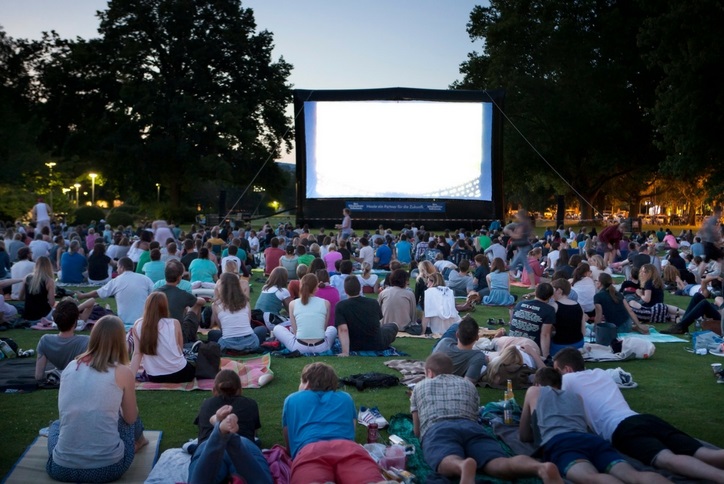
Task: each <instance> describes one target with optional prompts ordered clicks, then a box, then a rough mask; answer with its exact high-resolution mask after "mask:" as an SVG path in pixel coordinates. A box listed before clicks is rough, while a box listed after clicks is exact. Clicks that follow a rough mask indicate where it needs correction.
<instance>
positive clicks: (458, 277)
mask: <svg viewBox="0 0 724 484" xmlns="http://www.w3.org/2000/svg"><path fill="white" fill-rule="evenodd" d="M469 271H470V261H469V260H468V259H463V260H461V261H460V263H459V264H458V268H457V270H455V269H453V270H452V271H450V274H449V275H448V279H447V282H446V283H445V285H446V286H447V287H449V288H450V289H452V290H453V292H454V294H455V297H466V296H467V295H468V293H469V292H470V291H472V290H474V289H475V284H474V282H473V276H471V275H470V272H469Z"/></svg>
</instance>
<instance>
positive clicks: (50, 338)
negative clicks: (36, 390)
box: [35, 299, 92, 382]
mask: <svg viewBox="0 0 724 484" xmlns="http://www.w3.org/2000/svg"><path fill="white" fill-rule="evenodd" d="M91 301H92V300H91ZM79 315H80V311H79V310H78V305H77V304H76V303H75V302H74V301H72V300H70V299H67V300H64V301H60V302H59V303H58V304H57V305H56V307H55V311H53V319H54V321H55V324H56V325H57V326H58V331H60V332H59V333H58V334H44V335H43V336H42V337H41V338H40V341H38V346H37V349H36V353H37V358H38V359H37V361H36V362H35V379H36V380H37V381H38V382H45V368H46V366H47V364H48V363H50V364H51V365H53V366H54V367H55V368H56V369H57V370H58V371H61V372H62V371H63V370H64V369H65V367H66V366H68V363H70V362H71V361H73V360H74V359H75V357H76V356H78V355H79V354H81V353H83V352H84V351H86V349H87V348H88V340H89V337H88V336H87V335H82V334H75V327H76V324H77V323H78V316H79Z"/></svg>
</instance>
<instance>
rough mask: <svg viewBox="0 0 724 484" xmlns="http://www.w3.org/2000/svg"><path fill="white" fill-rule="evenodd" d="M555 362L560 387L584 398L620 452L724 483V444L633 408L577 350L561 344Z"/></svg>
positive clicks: (593, 422)
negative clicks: (706, 441) (718, 446)
mask: <svg viewBox="0 0 724 484" xmlns="http://www.w3.org/2000/svg"><path fill="white" fill-rule="evenodd" d="M553 367H554V368H555V369H556V370H558V371H559V372H561V374H562V375H563V386H562V388H563V390H566V391H569V390H570V391H571V392H572V393H576V394H578V395H580V396H581V398H582V399H583V406H584V407H585V410H586V415H587V417H588V423H589V425H590V426H591V428H592V429H593V431H594V432H595V433H596V434H598V435H600V436H601V437H603V438H604V439H606V440H608V441H609V442H611V443H612V444H613V446H614V447H615V448H616V449H617V450H618V451H620V452H622V453H624V454H626V455H628V456H630V457H633V458H634V459H638V460H640V461H641V462H643V463H644V464H645V465H650V466H653V467H656V468H657V469H665V470H667V471H669V472H673V473H675V474H680V475H683V476H686V477H691V478H694V479H704V480H708V481H713V482H724V449H711V448H708V447H705V446H704V444H702V443H701V442H700V441H698V440H697V439H695V438H693V437H690V436H689V435H687V434H685V433H684V432H682V431H681V430H679V429H677V428H675V427H674V426H673V425H671V424H670V423H668V422H666V421H664V420H662V419H660V418H659V417H657V416H655V415H650V414H640V413H637V412H634V411H633V410H631V408H630V407H629V406H628V403H626V399H625V398H624V397H623V394H622V393H621V390H620V389H619V388H618V386H617V385H616V383H615V382H614V381H613V380H612V379H611V377H610V376H609V375H608V373H606V371H605V370H602V369H600V368H596V369H593V370H586V369H585V364H584V361H583V356H582V355H581V352H580V351H578V350H577V349H574V348H565V349H562V350H561V351H559V352H558V353H557V354H556V355H555V357H554V358H553Z"/></svg>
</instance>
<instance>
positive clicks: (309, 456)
mask: <svg viewBox="0 0 724 484" xmlns="http://www.w3.org/2000/svg"><path fill="white" fill-rule="evenodd" d="M338 387H339V378H338V377H337V374H336V373H335V371H334V368H332V367H331V366H330V365H328V364H326V363H322V362H317V363H310V364H308V365H306V366H305V367H304V369H302V376H301V382H300V384H299V391H298V392H295V393H292V394H291V395H289V396H288V397H287V398H286V399H285V400H284V407H283V409H282V427H283V432H284V440H285V442H286V446H287V449H288V450H289V455H290V456H291V457H292V478H291V482H299V483H303V482H304V483H306V482H339V483H342V482H365V483H367V482H381V481H384V479H383V477H382V474H381V473H380V469H379V467H378V466H377V464H376V463H375V461H374V460H373V459H372V457H370V454H369V453H368V452H367V451H366V450H365V448H364V447H362V446H361V445H359V444H358V443H356V442H355V440H354V439H355V420H356V417H357V411H356V408H355V404H354V401H353V400H352V397H351V396H350V395H349V393H346V392H342V391H338Z"/></svg>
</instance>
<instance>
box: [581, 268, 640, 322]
mask: <svg viewBox="0 0 724 484" xmlns="http://www.w3.org/2000/svg"><path fill="white" fill-rule="evenodd" d="M597 284H598V288H599V291H598V292H597V293H596V295H595V296H593V302H594V303H595V306H596V316H595V319H594V323H595V324H599V323H601V322H603V321H605V322H607V323H613V324H615V325H616V332H617V333H630V332H631V331H636V332H637V333H641V334H649V327H648V326H646V325H645V324H641V322H640V321H639V318H638V317H636V314H635V313H634V312H633V310H632V309H631V306H629V305H628V302H626V299H625V298H624V297H623V294H621V293H620V292H618V291H617V290H616V287H615V286H614V284H613V278H612V277H611V275H610V274H606V273H605V272H602V273H601V274H600V275H599V276H598V281H597Z"/></svg>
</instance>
